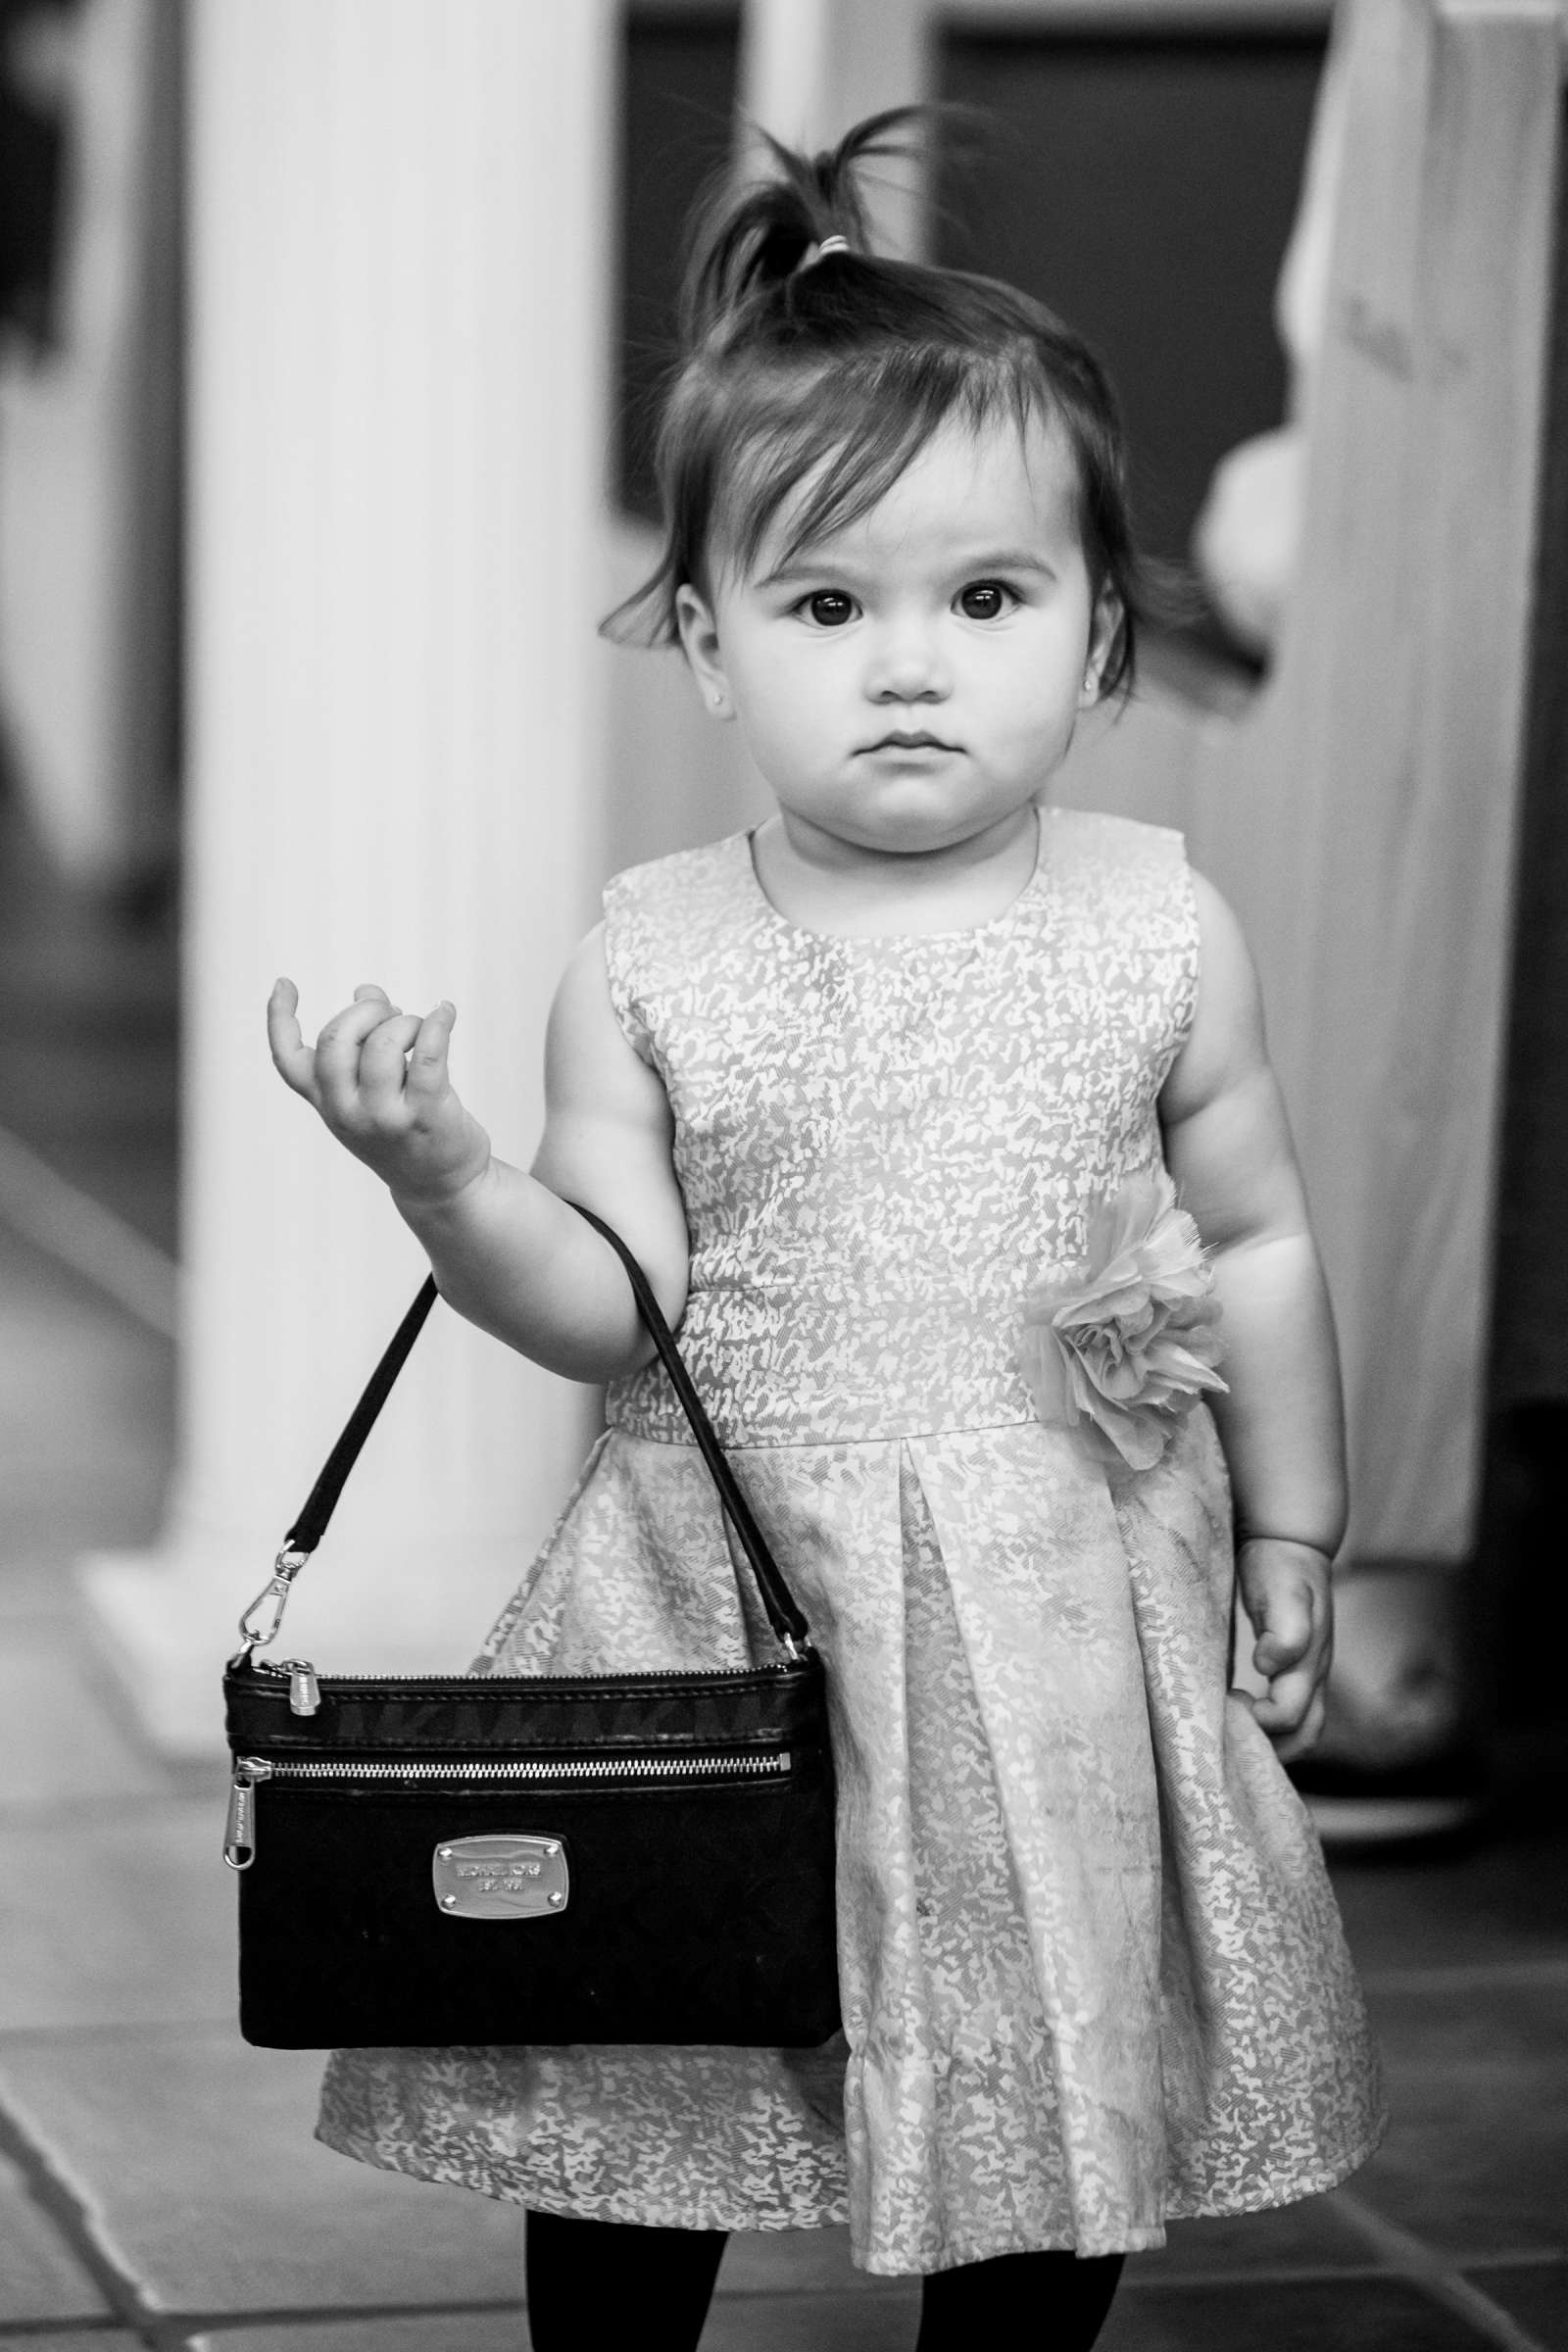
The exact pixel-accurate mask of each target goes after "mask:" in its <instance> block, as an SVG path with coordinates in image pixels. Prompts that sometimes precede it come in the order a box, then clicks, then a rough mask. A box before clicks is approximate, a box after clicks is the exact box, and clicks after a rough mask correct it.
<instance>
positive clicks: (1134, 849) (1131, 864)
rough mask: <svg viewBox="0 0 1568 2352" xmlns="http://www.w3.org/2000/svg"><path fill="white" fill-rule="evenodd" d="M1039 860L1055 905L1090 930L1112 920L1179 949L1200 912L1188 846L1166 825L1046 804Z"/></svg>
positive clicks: (1192, 932) (1189, 937)
mask: <svg viewBox="0 0 1568 2352" xmlns="http://www.w3.org/2000/svg"><path fill="white" fill-rule="evenodd" d="M1044 816H1045V829H1044V832H1043V835H1042V842H1041V864H1042V866H1043V867H1044V868H1045V870H1046V872H1047V874H1048V875H1049V877H1050V879H1051V882H1052V884H1053V896H1054V899H1055V901H1056V903H1057V906H1058V907H1062V908H1068V909H1071V910H1072V912H1073V913H1075V914H1076V915H1077V916H1078V918H1079V919H1080V920H1082V921H1084V922H1087V923H1089V924H1090V925H1091V926H1092V927H1095V928H1099V927H1100V926H1101V925H1103V924H1105V923H1110V924H1113V925H1115V926H1116V927H1118V928H1120V929H1133V930H1135V931H1137V932H1138V933H1140V934H1143V935H1145V936H1148V937H1150V938H1153V937H1162V938H1165V939H1167V940H1169V941H1170V942H1171V943H1172V944H1175V943H1176V942H1177V941H1179V942H1180V943H1181V944H1182V945H1183V946H1184V947H1185V946H1187V945H1189V944H1191V943H1192V942H1194V941H1196V938H1197V931H1198V912H1197V907H1196V904H1195V902H1194V897H1193V877H1192V870H1191V868H1190V867H1189V865H1188V862H1187V844H1186V841H1185V840H1184V838H1183V836H1182V835H1181V834H1180V833H1178V832H1176V831H1175V830H1174V829H1173V828H1172V827H1171V826H1169V825H1150V824H1145V823H1144V822H1143V821H1142V819H1140V818H1138V817H1131V816H1110V815H1107V814H1105V813H1104V812H1103V811H1102V810H1101V809H1047V810H1046V811H1045V812H1044Z"/></svg>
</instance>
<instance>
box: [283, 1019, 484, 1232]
mask: <svg viewBox="0 0 1568 2352" xmlns="http://www.w3.org/2000/svg"><path fill="white" fill-rule="evenodd" d="M456 1019H457V1012H456V1010H455V1008H454V1007H453V1006H452V1005H449V1004H445V1003H443V1004H440V1005H437V1006H436V1007H435V1009H434V1011H433V1012H427V1013H426V1014H425V1015H424V1018H423V1019H422V1020H421V1019H420V1018H419V1016H418V1014H417V1013H412V1012H400V1011H399V1009H398V1007H397V1006H396V1005H394V1004H393V1003H392V1002H391V1000H390V998H389V997H388V996H387V993H386V991H385V989H383V988H377V987H375V986H374V985H373V984H372V983H367V984H366V985H365V986H364V987H361V988H357V989H356V990H355V992H354V1002H353V1004H352V1005H347V1006H345V1008H344V1009H343V1011H341V1012H337V1013H334V1014H333V1015H332V1018H331V1019H330V1020H329V1021H328V1022H327V1024H326V1026H325V1028H324V1029H323V1030H322V1031H321V1033H320V1035H319V1038H318V1039H317V1041H316V1045H315V1047H314V1049H313V1048H312V1047H310V1046H308V1045H307V1044H306V1043H305V1039H304V1036H303V1034H302V1032H301V1029H300V1024H299V991H298V989H297V988H296V987H295V985H294V983H293V981H292V980H279V981H278V982H277V984H276V986H275V987H274V988H273V990H272V993H271V996H270V998H269V999H268V1004H267V1036H268V1042H269V1044H270V1047H271V1049H272V1060H273V1062H274V1064H275V1065H276V1068H277V1072H278V1075H279V1077H280V1078H281V1079H282V1080H283V1083H284V1085H285V1086H289V1087H292V1089H293V1090H294V1092H295V1094H297V1095H303V1097H304V1098H305V1100H306V1102H307V1103H310V1104H311V1105H312V1107H313V1108H314V1109H315V1110H317V1111H318V1112H319V1114H320V1117H321V1119H322V1121H323V1122H324V1124H325V1125H326V1126H327V1127H328V1128H329V1129H330V1131H331V1133H332V1134H333V1135H335V1136H336V1138H337V1140H338V1142H339V1143H340V1144H342V1145H343V1146H344V1148H345V1150H347V1151H349V1152H353V1153H354V1156H355V1158H356V1159H362V1160H364V1162H365V1164H366V1166H367V1167H368V1168H370V1169H373V1171H374V1172H375V1174H376V1175H377V1176H379V1177H380V1178H381V1181H382V1182H383V1184H385V1185H387V1186H388V1187H389V1189H390V1190H391V1192H392V1194H393V1196H394V1198H395V1199H396V1200H397V1201H400V1202H403V1201H407V1202H408V1203H409V1204H410V1205H411V1206H417V1207H424V1206H431V1207H439V1206H441V1205H443V1204H444V1203H446V1202H447V1201H453V1200H455V1199H456V1198H457V1196H458V1195H459V1194H460V1193H461V1192H464V1191H465V1190H466V1188H467V1186H468V1185H470V1184H471V1183H473V1182H474V1181H475V1179H476V1178H478V1177H480V1176H482V1175H483V1174H484V1173H485V1171H486V1170H487V1168H488V1167H489V1165H490V1139H489V1137H488V1136H487V1135H486V1133H485V1131H484V1129H483V1128H482V1127H481V1126H480V1125H479V1123H478V1121H477V1120H476V1119H474V1118H473V1117H471V1116H470V1114H469V1113H468V1112H467V1111H466V1110H465V1108H464V1106H463V1104H462V1103H461V1102H460V1101H459V1100H458V1097H457V1094H456V1092H455V1091H454V1088H453V1085H452V1080H451V1078H450V1076H449V1074H448V1070H447V1050H448V1047H449V1046H450V1044H451V1040H452V1024H453V1022H454V1021H455V1020H456Z"/></svg>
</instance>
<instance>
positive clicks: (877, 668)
mask: <svg viewBox="0 0 1568 2352" xmlns="http://www.w3.org/2000/svg"><path fill="white" fill-rule="evenodd" d="M865 685H866V693H867V695H868V696H869V697H870V699H871V701H872V702H874V703H940V702H942V701H944V700H945V699H946V697H947V695H948V694H949V692H950V691H951V682H950V680H949V677H948V674H947V663H946V662H945V661H944V660H943V657H942V652H941V648H940V647H939V646H938V644H937V642H936V639H935V636H934V635H933V633H932V632H931V630H929V629H928V628H926V627H924V626H922V625H920V624H918V623H912V622H911V623H907V624H905V625H901V626H889V627H888V628H886V629H884V630H882V631H881V632H879V634H878V636H877V639H876V642H875V643H874V645H873V646H872V649H871V658H870V662H869V664H868V666H867V670H866V681H865Z"/></svg>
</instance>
